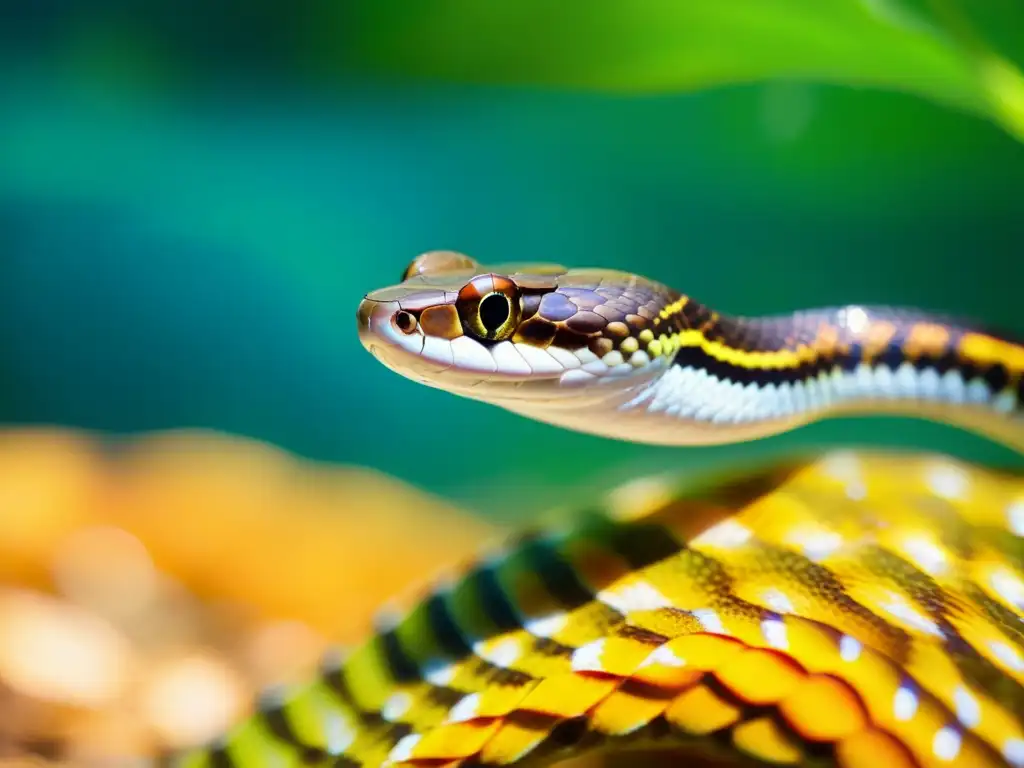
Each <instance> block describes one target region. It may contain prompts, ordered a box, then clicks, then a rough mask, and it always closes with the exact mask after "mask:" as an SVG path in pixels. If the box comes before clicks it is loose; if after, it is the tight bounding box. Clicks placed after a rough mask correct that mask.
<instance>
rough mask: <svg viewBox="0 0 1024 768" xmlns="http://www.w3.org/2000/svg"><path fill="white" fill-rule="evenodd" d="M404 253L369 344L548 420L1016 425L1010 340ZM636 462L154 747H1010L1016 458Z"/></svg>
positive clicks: (461, 761)
mask: <svg viewBox="0 0 1024 768" xmlns="http://www.w3.org/2000/svg"><path fill="white" fill-rule="evenodd" d="M404 277H405V280H404V282H403V283H402V285H400V286H397V287H395V288H391V289H385V290H384V291H380V292H375V293H373V294H370V295H369V296H368V297H367V298H366V299H365V300H364V302H363V303H362V305H361V306H360V309H359V326H360V334H361V338H362V340H363V343H364V344H365V345H366V346H367V347H368V348H370V349H371V351H373V352H374V354H375V355H376V356H377V357H378V358H380V359H381V360H382V362H384V363H385V364H387V365H388V366H389V367H392V368H394V369H395V370H397V371H399V372H401V373H402V374H404V375H406V376H409V377H410V378H414V379H417V380H420V381H423V382H424V383H427V384H430V385H432V386H437V387H443V388H445V389H448V390H451V391H453V392H456V393H458V394H461V395H464V396H468V397H474V398H477V399H482V400H485V401H488V402H493V403H495V404H497V405H501V406H503V407H506V408H509V409H511V410H513V411H516V412H519V413H523V414H525V415H529V416H531V417H534V418H540V419H543V420H545V421H548V422H550V423H553V424H557V425H561V426H568V427H572V428H576V429H583V430H586V431H589V432H596V433H599V434H604V435H608V436H612V437H626V438H629V439H635V440H643V441H649V442H659V443H678V444H693V443H700V442H722V441H728V440H737V439H749V438H751V437H758V436H763V435H766V434H771V433H773V432H779V431H782V430H784V429H789V428H793V427H795V426H797V425H799V424H802V423H806V422H807V421H810V420H813V419H815V418H820V417H823V416H825V415H828V414H831V413H836V412H843V411H844V409H852V410H856V411H860V412H875V411H883V412H888V411H889V410H890V409H892V408H897V409H899V410H900V411H901V412H908V413H918V414H922V415H925V416H928V417H932V418H937V419H942V420H944V421H951V422H953V423H959V424H962V425H965V426H967V427H968V428H972V429H978V430H981V431H984V432H985V433H986V434H989V435H992V436H994V437H996V438H998V439H1001V440H1003V441H1004V442H1006V443H1008V444H1010V445H1013V446H1020V445H1022V444H1024V440H1022V438H1021V430H1022V420H1021V405H1020V403H1021V400H1022V397H1021V394H1022V393H1021V374H1022V371H1024V348H1022V347H1021V346H1020V345H1018V344H1015V343H1014V342H1012V341H1011V340H1009V339H1007V338H1005V337H1002V336H998V335H994V334H991V333H988V332H985V331H982V330H979V329H975V328H972V327H970V326H969V325H965V324H957V323H955V322H951V321H948V320H945V319H940V318H938V317H935V316H932V315H930V314H927V313H921V312H909V311H907V312H904V311H898V310H892V309H871V308H866V307H847V308H844V309H837V310H819V311H812V312H807V313H803V314H800V315H794V316H791V317H787V318H774V319H765V320H740V319H730V318H725V317H722V316H719V315H717V314H716V313H714V312H712V311H710V310H708V309H706V308H704V307H703V306H701V305H700V304H697V303H696V302H694V301H691V300H690V299H689V298H686V297H683V296H681V295H679V294H677V293H675V292H673V291H670V290H668V289H667V288H664V287H662V286H660V285H658V284H656V283H652V282H649V281H645V280H642V279H640V278H637V277H633V276H628V275H622V274H620V273H609V272H603V271H601V272H595V271H592V270H585V271H568V270H562V269H560V268H551V267H537V266H534V267H529V268H502V269H481V268H479V267H478V266H477V265H476V264H475V262H472V261H471V260H469V259H467V258H466V257H464V256H461V255H459V254H452V253H431V254H426V255H425V256H423V257H420V258H419V259H417V260H416V261H414V262H413V264H412V265H411V266H410V268H409V270H407V273H406V275H405V276H404ZM498 302H501V303H500V304H499V303H498ZM574 361H575V362H574ZM642 482H643V483H645V484H644V485H642V487H640V488H638V487H636V486H633V487H631V488H628V489H626V491H628V492H621V491H620V492H619V493H617V494H615V495H613V496H610V497H608V498H606V499H605V501H604V502H603V503H602V504H600V505H598V506H597V508H594V507H591V508H589V509H588V511H587V512H586V513H581V514H580V515H579V516H578V517H577V518H576V519H575V520H574V521H573V522H572V524H569V525H567V526H565V527H561V528H559V527H556V528H545V529H541V530H537V531H533V532H531V533H526V534H523V535H521V536H520V537H518V538H517V539H516V540H514V541H512V542H509V543H507V544H506V545H505V546H504V547H503V548H501V549H499V550H497V551H494V552H490V553H488V554H486V555H484V556H481V558H480V559H479V560H478V561H476V562H472V563H468V564H464V565H463V566H462V567H461V568H460V569H458V570H457V571H456V572H455V575H453V576H452V577H450V578H447V579H444V580H442V581H441V582H439V583H436V584H434V585H433V586H431V587H430V588H428V589H426V590H425V591H424V592H423V593H422V594H420V595H419V596H418V597H417V598H416V599H414V600H412V601H411V602H410V604H409V605H406V606H403V607H402V608H401V609H398V610H395V609H393V610H391V611H389V612H388V613H387V614H386V615H385V616H383V617H382V619H381V622H380V625H379V626H378V627H377V629H376V631H375V633H374V634H373V635H372V637H371V638H370V639H369V640H368V641H367V642H366V643H365V644H364V645H362V646H361V647H360V648H358V649H356V650H355V651H354V652H353V653H352V654H351V655H349V656H347V657H345V658H344V659H342V658H341V657H340V656H338V657H330V658H326V659H325V660H324V663H323V666H322V669H321V671H320V674H319V675H318V676H317V677H316V679H315V680H313V681H311V682H310V683H309V684H308V685H306V686H303V687H300V688H298V689H295V690H289V691H275V692H273V693H271V694H268V696H267V697H266V698H265V699H264V700H263V701H262V702H260V705H259V707H258V708H257V711H256V712H255V713H254V714H253V715H252V716H251V717H250V718H249V719H248V720H246V721H245V722H243V723H242V724H241V725H240V726H239V727H238V728H237V729H235V730H234V731H232V732H231V733H230V734H227V735H226V736H225V738H224V739H222V740H221V741H220V742H219V743H217V744H215V745H210V746H209V747H208V748H205V749H201V750H196V751H194V752H190V753H186V754H183V755H179V756H177V757H176V758H175V760H176V764H177V765H179V766H183V767H184V766H188V767H189V768H200V767H201V766H210V767H211V768H212V766H225V767H227V766H238V767H239V768H243V767H244V766H250V765H251V766H256V765H282V766H288V765H308V764H316V765H320V764H322V765H333V766H342V767H343V768H356V767H357V766H384V765H395V766H397V765H410V766H423V767H424V768H427V767H429V768H436V767H437V766H469V765H512V764H516V765H541V764H547V763H550V762H553V761H556V760H557V759H559V758H561V757H565V756H579V755H585V754H588V753H591V752H593V753H597V752H599V751H602V750H611V751H620V750H638V749H672V750H675V751H677V752H679V753H680V754H682V755H684V756H685V757H684V759H685V760H704V759H715V760H719V761H721V760H725V761H727V762H728V763H729V764H745V763H747V762H750V763H755V764H759V763H769V764H790V765H792V764H800V765H837V766H842V767H843V768H861V767H862V766H865V767H866V766H870V768H877V767H878V766H893V767H894V768H904V767H907V768H911V767H914V766H951V765H962V766H972V767H973V766H1024V629H1022V627H1024V566H1022V560H1024V557H1022V554H1024V550H1022V546H1024V545H1022V541H1024V480H1022V479H1021V478H1019V477H1014V476H1010V475H1002V474H998V473H995V472H993V471H988V470H982V469H979V468H972V467H969V466H967V465H963V464H958V463H955V462H952V461H950V460H947V459H942V458H934V457H907V456H877V457H873V456H867V455H857V454H835V455H829V456H826V457H823V458H821V459H819V460H817V461H814V462H810V463H803V464H795V465H786V466H781V467H776V468H770V469H766V470H761V471H751V472H748V473H747V474H746V475H745V476H743V477H742V478H730V479H728V480H723V481H720V482H717V483H713V484H711V485H710V486H708V487H707V488H704V489H699V488H698V489H694V488H692V487H690V488H683V487H680V486H678V485H677V484H674V483H673V481H671V480H668V479H664V478H662V479H654V480H650V479H648V480H645V481H642ZM623 499H626V500H629V499H632V501H623ZM637 499H640V500H639V501H638V500H637ZM693 764H698V763H693ZM716 764H720V763H716Z"/></svg>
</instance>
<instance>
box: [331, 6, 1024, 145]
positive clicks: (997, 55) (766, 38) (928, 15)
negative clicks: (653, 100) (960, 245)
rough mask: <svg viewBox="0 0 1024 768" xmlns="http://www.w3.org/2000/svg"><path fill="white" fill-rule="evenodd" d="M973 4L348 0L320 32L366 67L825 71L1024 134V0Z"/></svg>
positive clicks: (591, 80) (582, 79)
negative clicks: (996, 42) (998, 40)
mask: <svg viewBox="0 0 1024 768" xmlns="http://www.w3.org/2000/svg"><path fill="white" fill-rule="evenodd" d="M326 1H327V0H325V2H326ZM962 2H963V3H965V4H966V3H970V4H971V5H970V9H971V10H970V12H969V13H967V12H965V11H963V9H962V8H961V7H960V6H959V4H958V3H955V2H953V0H349V2H347V3H333V6H334V8H333V10H327V12H328V13H333V14H334V17H335V18H334V20H335V22H336V24H334V25H327V26H326V27H324V28H322V29H320V30H318V31H317V32H318V33H319V34H320V35H321V37H320V39H321V40H322V42H323V48H324V50H327V51H329V55H330V57H331V59H332V63H337V61H338V59H339V58H340V59H342V60H343V61H344V62H345V63H346V64H347V65H349V66H353V67H355V68H357V69H360V70H363V71H366V70H372V71H376V72H379V73H386V74H392V75H402V76H416V77H427V78H443V79H446V80H454V81H459V82H475V83H488V84H507V85H533V86H538V85H539V86H553V87H561V88H577V89H580V88H582V89H593V90H600V91H608V92H619V93H668V92H679V91H689V90H696V89H701V88H709V87H713V86H718V85H726V84H735V83H743V82H753V81H764V80H769V79H804V80H814V81H819V82H828V83H841V84H848V85H853V86H862V87H874V88H883V89H890V90H898V91H903V92H909V93H913V94H917V95H920V96H923V97H925V98H928V99H932V100H934V101H937V102H940V103H942V104H945V105H947V106H950V107H954V108H957V109H961V110H966V111H969V112H973V113H975V114H978V115H981V116H985V117H987V118H989V119H992V120H994V121H996V122H997V123H999V124H1000V125H1002V126H1003V127H1004V128H1005V129H1006V130H1008V131H1009V132H1010V133H1011V134H1013V135H1015V136H1016V137H1017V138H1021V139H1024V78H1022V77H1021V74H1020V69H1019V67H1018V65H1017V64H1016V63H1015V62H1014V59H1013V55H1014V54H1015V53H1019V52H1020V50H1017V51H1014V50H1012V49H1013V48H1018V43H1020V41H1021V39H1022V34H1024V33H1020V32H1019V31H1017V32H1014V31H1012V30H1024V0H962ZM986 20H987V22H986ZM983 22H984V23H987V24H988V25H989V26H988V27H986V26H984V24H983ZM339 33H340V36H339ZM997 33H998V34H997ZM988 34H993V35H994V36H999V35H1002V36H1003V37H1004V38H1006V39H1009V40H1010V41H1011V42H1010V44H1008V46H1007V45H1004V46H1001V48H1002V50H997V49H996V48H994V47H992V46H991V45H990V44H989V43H988V41H987V35H988ZM1008 48H1009V49H1011V50H1008ZM1019 48H1020V49H1021V50H1024V45H1020V46H1019Z"/></svg>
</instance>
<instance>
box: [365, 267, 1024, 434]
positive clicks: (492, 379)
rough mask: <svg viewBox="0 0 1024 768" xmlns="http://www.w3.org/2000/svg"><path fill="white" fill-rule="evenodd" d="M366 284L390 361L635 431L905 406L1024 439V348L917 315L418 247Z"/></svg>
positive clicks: (535, 406) (497, 396) (710, 427)
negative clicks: (747, 301)
mask: <svg viewBox="0 0 1024 768" xmlns="http://www.w3.org/2000/svg"><path fill="white" fill-rule="evenodd" d="M406 276H407V279H406V280H405V281H404V282H403V283H401V284H400V285H398V286H395V287H392V288H385V289H382V290H379V291H374V292H372V293H370V294H368V295H367V296H366V297H365V299H364V300H363V302H362V303H361V305H360V307H359V311H358V320H359V328H360V335H361V338H362V341H363V344H364V345H365V346H366V347H367V348H368V349H370V350H371V351H372V352H373V353H374V354H375V355H376V356H377V357H378V358H379V359H380V360H381V362H383V363H384V364H385V365H387V366H388V367H390V368H392V369H393V370H395V371H397V372H398V373H400V374H402V375H404V376H407V377H410V378H413V379H415V380H418V381H420V382H422V383H425V384H428V385H430V386H434V387H440V388H443V389H445V390H447V391H450V392H453V393H455V394H458V395H462V396H464V397H470V398H474V399H478V400H484V401H487V402H490V403H493V404H495V405H499V406H502V407H504V408H506V409H508V410H511V411H514V412H517V413H520V414H523V415H526V416H529V417H532V418H535V419H539V420H542V421H545V422H548V423H551V424H555V425H558V426H562V427H568V428H571V429H575V430H581V431H585V432H590V433H595V434H599V435H603V436H606V437H613V438H618V439H624V440H630V441H633V442H647V443H659V444H669V445H687V444H691V445H692V444H706V443H724V442H736V441H741V440H750V439H754V438H758V437H764V436H767V435H772V434H775V433H778V432H782V431H785V430H789V429H792V428H794V427H797V426H800V425H802V424H806V423H807V422H809V421H814V420H817V419H821V418H824V417H827V416H830V415H836V414H843V413H867V414H870V413H905V414H910V415H916V416H922V417H926V418H932V419H936V420H939V421H944V422H949V423H953V424H957V425H959V426H963V427H966V428H969V429H972V430H974V431H978V432H981V433H983V434H986V435H989V436H991V437H993V438H995V439H997V440H1000V441H1001V442H1004V443H1008V444H1010V445H1014V446H1017V447H1022V448H1024V418H1022V417H1021V414H1022V408H1024V346H1022V344H1021V343H1019V342H1016V341H1014V340H1012V339H1010V338H1008V337H1007V336H1005V335H1000V334H996V333H992V332H989V331H986V330H984V329H980V328H976V327H973V326H971V325H970V324H967V323H962V322H957V321H955V320H952V319H949V318H944V317H939V316H937V315H934V314H930V313H927V312H921V311H915V310H904V309H898V308H891V307H867V306H847V307H841V308H831V309H816V310H808V311H803V312H797V313H793V314H790V315H785V316H780V317H768V318H741V317H728V316H724V315H721V314H719V313H717V312H715V311H713V310H711V309H709V308H708V307H707V306H705V305H704V304H702V303H700V302H698V301H696V300H695V299H693V298H690V297H688V296H684V295H681V294H679V293H678V292H676V291H674V290H672V289H670V288H667V287H666V286H664V285H661V284H659V283H656V282H654V281H651V280H647V279H645V278H642V277H639V276H636V275H632V274H627V273H623V272H615V271H611V270H596V269H576V270H567V269H565V268H563V267H559V266H554V265H507V266H503V267H490V268H485V267H481V266H479V265H478V264H476V262H474V261H473V260H471V259H469V258H468V257H465V256H460V255H458V254H451V253H448V252H432V253H427V254H424V255H423V256H421V257H419V259H417V260H416V261H415V262H414V263H413V265H412V266H411V267H410V268H409V270H407V273H406Z"/></svg>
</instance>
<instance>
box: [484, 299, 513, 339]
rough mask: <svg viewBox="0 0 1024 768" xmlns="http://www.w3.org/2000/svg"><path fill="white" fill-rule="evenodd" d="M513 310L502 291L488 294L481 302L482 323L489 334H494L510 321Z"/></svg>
mask: <svg viewBox="0 0 1024 768" xmlns="http://www.w3.org/2000/svg"><path fill="white" fill-rule="evenodd" d="M511 311H512V308H511V306H510V305H509V301H508V298H507V297H506V296H504V295H502V294H500V293H491V294H488V295H487V296H485V297H484V299H483V301H481V302H480V324H481V325H482V326H483V327H484V328H485V329H486V331H487V332H488V333H489V334H493V333H495V332H496V331H497V330H498V329H499V328H501V326H503V325H504V324H505V323H506V322H507V321H508V317H509V314H510V313H511Z"/></svg>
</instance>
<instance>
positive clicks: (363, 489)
mask: <svg viewBox="0 0 1024 768" xmlns="http://www.w3.org/2000/svg"><path fill="white" fill-rule="evenodd" d="M495 532H496V531H495V529H494V528H492V527H489V525H488V524H487V523H486V522H484V521H482V520H480V519H478V518H475V517H472V516H471V515H468V514H465V513H463V512H460V511H459V510H457V509H454V508H452V507H451V506H448V505H446V504H444V503H442V502H441V501H439V500H437V499H435V498H432V497H430V496H427V495H425V494H422V493H419V492H417V491H414V490H412V489H410V488H408V487H405V486H403V485H402V484H400V483H398V482H397V481H395V480H393V479H390V478H388V477H385V476H382V475H380V474H378V473H375V472H372V471H369V470H365V469H354V468H337V467H331V468H325V467H320V466H316V465H312V464H308V463H300V462H299V461H297V460H295V459H293V458H291V457H289V456H287V455H285V454H283V453H281V452H278V451H276V450H274V449H271V448H269V447H267V446H264V445H262V444H256V443H252V442H247V441H242V440H236V439H228V438H224V437H219V436H213V435H208V434H205V433H176V434H173V435H162V436H158V437H154V438H148V439H145V440H141V441H136V442H132V443H130V444H128V445H126V446H125V445H118V446H117V447H116V448H115V449H113V450H112V449H111V448H110V447H109V446H105V445H101V444H100V442H98V441H96V440H93V439H91V438H89V437H87V436H83V435H80V434H77V433H72V432H67V431H58V430H53V431H38V430H36V431H18V432H11V431H8V432H4V433H0V765H2V766H4V768H10V766H14V765H18V766H21V765H82V764H96V763H97V762H101V761H108V760H111V759H113V760H118V759H125V758H129V757H133V756H134V757H138V756H140V755H151V754H153V753H155V752H156V751H157V750H159V749H166V748H169V747H181V746H185V745H189V744H195V743H199V742H202V741H205V740H206V739H208V738H210V737H212V736H214V735H216V734H217V733H219V732H221V731H222V730H224V729H225V728H226V727H228V726H229V725H230V724H231V723H232V722H234V721H235V720H237V719H238V718H240V717H241V716H242V715H244V714H245V713H246V712H247V711H248V708H249V707H250V703H251V701H252V697H253V696H254V695H255V694H256V693H257V692H258V690H259V689H260V688H262V687H264V686H265V685H268V684H271V683H275V682H284V681H291V680H295V679H297V678H300V677H303V676H306V675H309V674H311V673H312V670H313V668H314V667H315V664H316V661H317V658H318V656H319V654H320V652H321V651H322V650H323V648H324V647H325V645H326V644H328V643H342V644H349V643H354V642H357V641H358V640H359V639H360V638H362V637H363V636H364V635H365V633H366V631H367V630H368V628H369V625H370V622H371V618H372V615H373V614H374V612H375V611H376V610H377V609H378V608H379V607H380V606H381V604H383V603H385V602H386V601H387V600H388V599H389V598H390V597H392V596H394V595H395V594H397V593H401V592H402V591H403V590H405V589H407V588H409V587H411V586H412V585H415V584H419V583H422V582H423V580H424V579H425V578H427V577H429V576H431V575H432V574H435V573H437V572H438V571H439V570H440V569H441V568H442V567H444V566H450V565H452V564H453V563H456V562H458V561H459V560H460V559H462V558H464V557H466V556H468V555H470V554H471V553H473V552H474V551H475V550H476V549H477V548H478V547H479V545H480V544H481V542H483V541H485V540H486V539H488V538H490V537H491V536H492V535H493V534H494V533H495Z"/></svg>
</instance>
